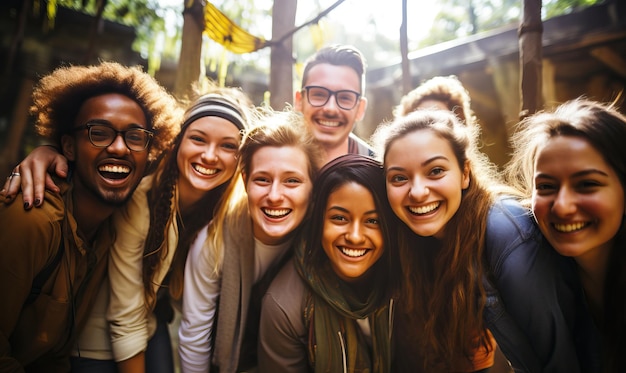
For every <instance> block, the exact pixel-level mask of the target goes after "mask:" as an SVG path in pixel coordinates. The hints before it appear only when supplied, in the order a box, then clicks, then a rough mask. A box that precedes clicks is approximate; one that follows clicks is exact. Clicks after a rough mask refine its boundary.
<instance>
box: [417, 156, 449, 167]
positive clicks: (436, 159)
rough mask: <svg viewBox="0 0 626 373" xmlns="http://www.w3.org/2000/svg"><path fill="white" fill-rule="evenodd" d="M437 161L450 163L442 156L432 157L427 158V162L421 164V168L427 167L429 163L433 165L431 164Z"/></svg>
mask: <svg viewBox="0 0 626 373" xmlns="http://www.w3.org/2000/svg"><path fill="white" fill-rule="evenodd" d="M439 160H442V161H448V162H449V161H450V160H449V159H448V158H447V157H444V156H443V155H436V156H434V157H432V158H428V159H427V160H425V161H424V162H422V164H421V165H422V167H424V166H428V165H429V164H430V163H433V162H435V161H439Z"/></svg>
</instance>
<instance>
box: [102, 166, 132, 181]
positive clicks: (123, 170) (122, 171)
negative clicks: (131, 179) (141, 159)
mask: <svg viewBox="0 0 626 373" xmlns="http://www.w3.org/2000/svg"><path fill="white" fill-rule="evenodd" d="M98 171H99V172H100V175H102V176H103V177H105V178H107V179H114V180H119V179H124V178H125V177H128V175H129V174H130V167H128V166H122V165H112V164H105V165H102V166H100V167H98Z"/></svg>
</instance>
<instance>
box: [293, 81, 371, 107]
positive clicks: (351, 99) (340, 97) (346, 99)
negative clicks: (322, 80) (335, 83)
mask: <svg viewBox="0 0 626 373" xmlns="http://www.w3.org/2000/svg"><path fill="white" fill-rule="evenodd" d="M302 90H303V91H305V92H306V98H307V100H308V101H309V104H311V106H315V107H320V106H324V105H326V103H327V102H328V100H329V99H330V97H331V96H335V102H336V103H337V106H339V107H340V108H341V109H343V110H352V109H354V107H355V106H356V104H357V103H358V102H359V98H360V97H361V94H360V93H358V92H355V91H352V90H349V89H343V90H340V91H331V90H330V89H328V88H326V87H320V86H316V85H308V86H306V87H303V88H302Z"/></svg>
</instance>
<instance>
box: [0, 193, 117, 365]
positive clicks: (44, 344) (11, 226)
mask: <svg viewBox="0 0 626 373" xmlns="http://www.w3.org/2000/svg"><path fill="white" fill-rule="evenodd" d="M46 193H47V194H46V203H44V204H43V206H42V207H39V208H33V209H30V210H24V208H23V206H22V205H21V204H19V203H12V204H9V205H5V204H3V203H0V242H1V243H0V293H1V294H3V297H4V302H3V304H2V306H1V307H0V372H22V371H27V372H37V371H42V372H43V371H45V372H67V371H69V359H68V357H69V350H70V347H71V346H72V344H73V343H75V338H76V336H77V335H78V332H79V331H80V329H81V328H82V327H83V326H84V323H85V320H86V319H87V316H88V315H89V312H90V310H91V307H92V305H93V301H94V300H95V295H96V294H97V291H98V287H99V286H100V283H101V282H102V281H103V280H104V278H105V275H106V266H107V260H108V251H109V247H110V245H111V241H112V239H113V234H112V233H111V229H110V225H109V224H108V222H107V223H106V224H103V225H102V226H101V227H100V231H99V232H98V239H97V240H96V241H95V242H97V244H96V247H92V248H90V247H87V245H86V244H85V243H84V242H83V240H82V239H81V238H80V237H79V236H78V234H77V224H76V221H75V220H74V217H73V215H72V211H73V209H72V198H71V195H72V194H71V187H70V186H69V185H67V184H63V185H62V186H61V193H60V194H55V193H50V192H46ZM16 199H17V200H18V201H19V200H21V197H20V196H18V197H17V198H16ZM61 240H63V243H64V246H63V247H64V252H63V256H62V257H61V259H60V262H59V264H58V265H57V266H56V268H55V269H54V270H53V271H52V272H51V275H50V276H49V277H48V279H47V281H45V282H44V285H43V287H42V291H41V294H40V295H39V296H38V297H37V298H36V299H35V300H34V301H33V302H32V303H30V304H27V305H25V301H26V298H27V297H28V295H29V294H30V292H31V287H32V282H33V279H34V278H35V276H36V275H37V274H38V273H39V272H40V271H41V270H42V269H44V268H45V267H46V265H47V264H48V263H50V262H52V261H53V259H54V257H55V255H56V254H57V252H58V250H59V248H60V247H61ZM78 348H80V346H78Z"/></svg>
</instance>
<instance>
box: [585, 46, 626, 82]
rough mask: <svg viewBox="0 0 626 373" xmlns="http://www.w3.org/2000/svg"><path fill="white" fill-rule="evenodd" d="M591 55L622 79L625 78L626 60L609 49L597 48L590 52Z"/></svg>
mask: <svg viewBox="0 0 626 373" xmlns="http://www.w3.org/2000/svg"><path fill="white" fill-rule="evenodd" d="M590 53H591V55H592V56H593V57H595V58H596V59H598V60H600V61H601V62H603V63H604V64H605V65H607V66H608V67H609V68H611V69H612V70H613V71H615V72H616V73H617V74H619V75H620V76H621V77H622V78H626V60H625V59H624V58H622V56H620V55H619V54H617V53H616V52H615V51H613V49H611V48H609V47H598V48H593V49H592V50H591V52H590Z"/></svg>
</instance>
